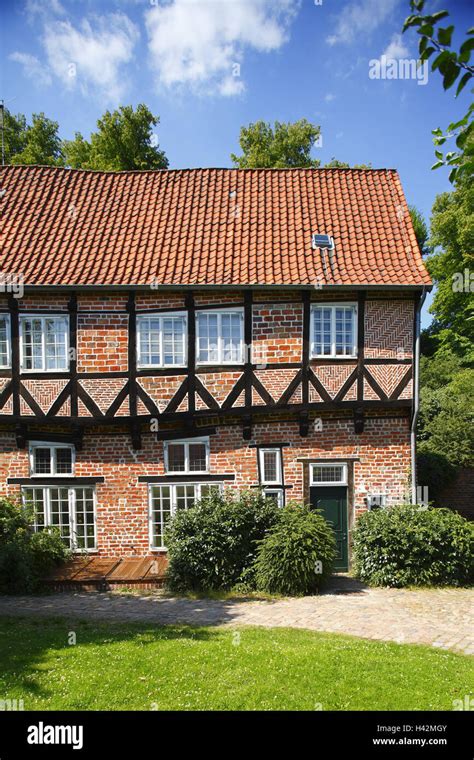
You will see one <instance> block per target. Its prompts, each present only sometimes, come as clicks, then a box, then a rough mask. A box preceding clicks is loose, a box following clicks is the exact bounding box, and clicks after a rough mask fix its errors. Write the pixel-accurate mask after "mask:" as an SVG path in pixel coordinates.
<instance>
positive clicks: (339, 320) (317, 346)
mask: <svg viewBox="0 0 474 760" xmlns="http://www.w3.org/2000/svg"><path fill="white" fill-rule="evenodd" d="M311 356H312V357H322V356H328V357H338V356H339V357H340V356H352V357H355V356H357V306H356V304H349V303H344V304H340V303H337V304H321V305H319V304H318V305H317V306H316V305H313V306H312V311H311Z"/></svg>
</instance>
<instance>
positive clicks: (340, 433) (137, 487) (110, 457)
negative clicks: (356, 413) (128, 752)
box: [0, 416, 410, 556]
mask: <svg viewBox="0 0 474 760" xmlns="http://www.w3.org/2000/svg"><path fill="white" fill-rule="evenodd" d="M0 440H1V453H0V478H1V487H2V489H3V491H4V492H8V493H10V494H17V493H19V487H18V486H13V485H11V486H7V484H6V479H7V478H8V477H28V476H29V470H28V452H27V450H25V449H23V450H21V449H20V450H19V449H18V448H17V446H16V442H15V438H14V436H13V434H12V433H10V434H5V433H4V434H3V435H2V437H1V439H0ZM282 442H284V443H287V444H289V445H288V446H285V447H284V448H283V469H284V480H285V485H286V486H287V487H288V488H287V490H286V494H287V500H296V501H302V500H306V499H307V496H308V495H307V493H305V483H307V475H308V471H309V461H310V460H313V461H314V460H326V461H334V460H336V461H347V462H348V463H350V472H351V475H350V482H349V490H350V493H349V511H350V514H349V523H350V526H351V525H352V523H353V520H354V517H355V515H356V514H358V513H359V512H361V511H363V510H364V509H365V502H364V497H365V496H366V494H367V493H368V492H383V493H386V494H387V496H388V501H389V503H396V502H397V501H398V502H399V501H400V500H401V499H402V495H403V493H404V490H405V488H406V485H407V481H408V474H409V467H410V440H409V425H408V419H407V418H406V417H403V416H400V417H396V418H388V417H384V416H381V417H371V418H369V419H367V421H366V428H365V432H364V433H363V434H362V435H356V434H355V433H354V426H353V422H352V420H351V419H350V418H349V417H348V418H347V419H331V418H328V419H323V430H322V431H320V432H316V431H315V430H314V429H312V430H310V433H309V435H308V437H307V438H301V436H300V434H299V428H298V425H297V423H296V422H295V421H294V420H287V421H279V422H277V421H270V420H269V421H268V422H265V423H260V424H255V426H254V428H253V438H252V441H250V442H249V441H244V440H243V438H242V428H241V426H240V425H238V424H236V425H233V426H231V425H226V426H222V427H220V428H218V429H217V433H216V435H215V436H211V439H210V473H212V474H215V475H218V474H221V473H222V474H224V473H233V474H234V475H235V481H225V479H223V483H224V486H225V487H228V488H231V489H237V490H238V489H248V488H252V487H255V486H257V485H258V482H259V481H258V466H257V449H256V448H255V447H254V446H251V445H250V444H260V445H264V444H268V445H271V444H272V443H282ZM164 474H165V466H164V444H163V442H161V441H157V440H156V436H154V435H153V434H151V433H149V434H147V435H144V436H143V448H142V449H141V450H138V451H137V450H134V449H133V448H132V445H131V442H130V437H129V435H128V434H127V433H126V432H125V431H124V433H123V434H114V435H108V436H107V435H103V434H97V433H94V432H90V433H86V435H85V437H84V445H83V449H82V451H78V452H77V453H76V467H75V475H76V476H78V477H84V476H103V477H104V479H105V482H104V483H99V484H97V486H96V489H97V536H98V552H99V553H100V554H101V555H103V556H114V555H120V556H142V555H146V554H147V553H148V551H149V538H148V485H147V484H146V483H140V482H139V481H138V478H139V476H145V475H148V476H150V475H164ZM196 480H197V481H199V477H198V476H197V477H196ZM176 481H179V477H177V478H176ZM176 481H175V482H176Z"/></svg>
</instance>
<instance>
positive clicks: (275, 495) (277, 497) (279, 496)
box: [264, 489, 283, 507]
mask: <svg viewBox="0 0 474 760" xmlns="http://www.w3.org/2000/svg"><path fill="white" fill-rule="evenodd" d="M264 496H265V500H266V501H267V500H268V501H274V502H275V504H276V505H277V507H282V506H283V491H282V490H281V489H279V490H271V491H264Z"/></svg>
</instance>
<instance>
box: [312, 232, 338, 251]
mask: <svg viewBox="0 0 474 760" xmlns="http://www.w3.org/2000/svg"><path fill="white" fill-rule="evenodd" d="M311 245H312V247H313V249H316V248H319V249H321V248H327V249H328V250H331V251H332V250H334V240H333V238H332V237H331V236H330V235H319V234H318V233H316V232H313V234H312V235H311Z"/></svg>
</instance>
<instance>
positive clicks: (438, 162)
mask: <svg viewBox="0 0 474 760" xmlns="http://www.w3.org/2000/svg"><path fill="white" fill-rule="evenodd" d="M440 166H444V161H437V162H436V163H435V164H433V166H432V167H431V169H439V168H440Z"/></svg>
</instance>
